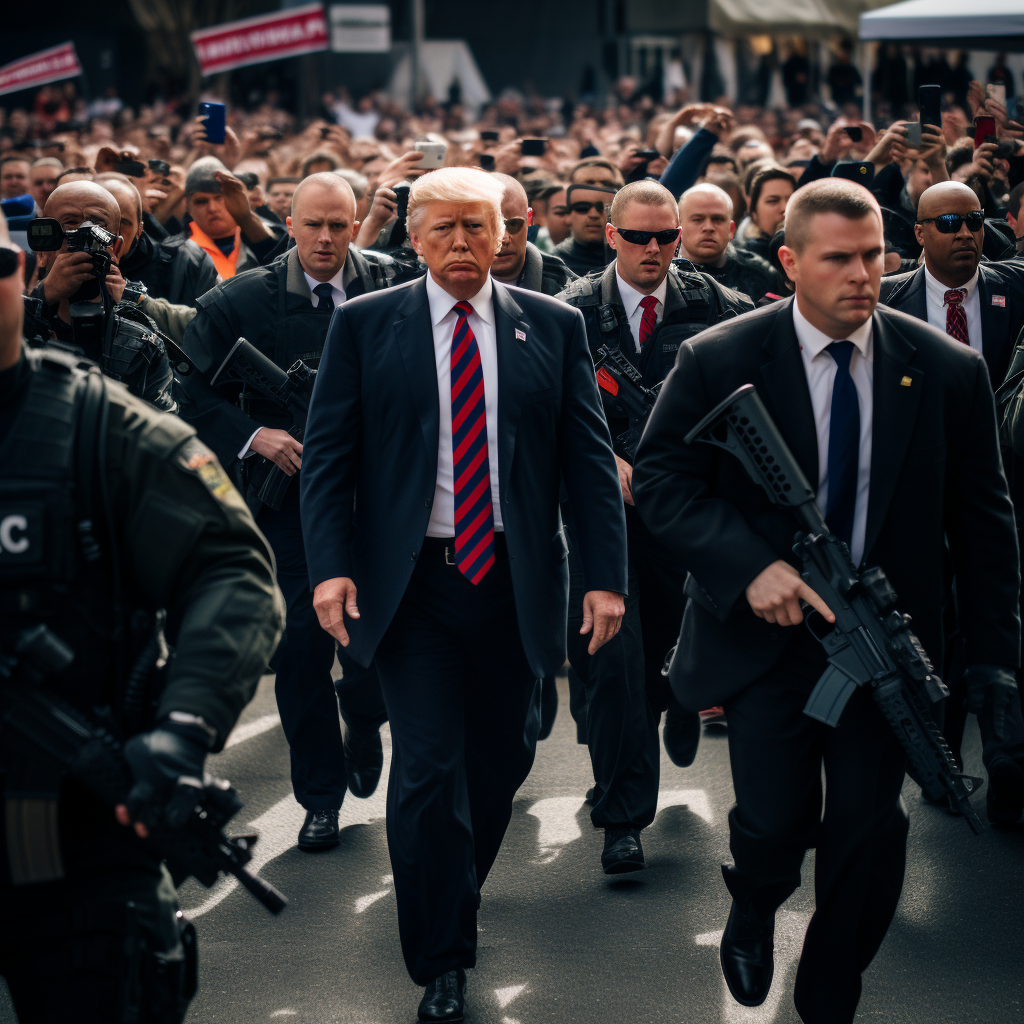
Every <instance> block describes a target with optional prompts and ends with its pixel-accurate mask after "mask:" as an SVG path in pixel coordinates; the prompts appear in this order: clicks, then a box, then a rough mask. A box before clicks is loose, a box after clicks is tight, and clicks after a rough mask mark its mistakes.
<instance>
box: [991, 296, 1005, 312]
mask: <svg viewBox="0 0 1024 1024" xmlns="http://www.w3.org/2000/svg"><path fill="white" fill-rule="evenodd" d="M992 305H993V306H1002V307H1003V309H1005V308H1006V296H1005V295H993V296H992Z"/></svg>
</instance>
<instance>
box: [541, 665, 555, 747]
mask: <svg viewBox="0 0 1024 1024" xmlns="http://www.w3.org/2000/svg"><path fill="white" fill-rule="evenodd" d="M557 717H558V683H557V682H556V681H555V677H554V676H547V677H546V678H545V679H544V681H543V682H542V683H541V684H540V732H539V733H538V734H537V739H538V740H546V739H547V738H548V737H549V736H550V735H551V730H552V729H553V728H554V727H555V719H556V718H557Z"/></svg>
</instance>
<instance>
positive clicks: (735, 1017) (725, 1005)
mask: <svg viewBox="0 0 1024 1024" xmlns="http://www.w3.org/2000/svg"><path fill="white" fill-rule="evenodd" d="M810 919H811V915H810V914H797V913H790V912H789V911H788V910H781V911H779V913H778V914H777V915H776V919H775V977H774V979H773V980H772V989H771V991H770V992H769V993H768V998H767V999H766V1000H765V1001H764V1002H763V1003H762V1004H761V1005H760V1006H741V1005H740V1004H739V1003H737V1002H736V1000H735V999H733V997H732V995H731V993H730V992H729V986H728V985H726V983H725V978H722V1024H772V1021H774V1020H775V1018H776V1017H777V1016H778V1013H779V1007H780V1006H781V1005H782V997H783V995H784V994H785V993H786V991H787V990H788V987H789V986H788V975H789V970H790V968H791V967H792V966H793V965H794V964H795V963H796V962H797V960H798V959H799V958H800V950H801V949H802V948H803V942H804V932H806V931H807V922H808V921H810ZM695 941H696V943H697V945H698V946H714V947H715V948H718V947H719V946H721V944H722V932H721V931H717V932H705V933H704V934H703V935H698V936H697V938H696V940H695ZM715 967H716V968H717V969H718V970H721V967H720V966H719V965H718V964H715Z"/></svg>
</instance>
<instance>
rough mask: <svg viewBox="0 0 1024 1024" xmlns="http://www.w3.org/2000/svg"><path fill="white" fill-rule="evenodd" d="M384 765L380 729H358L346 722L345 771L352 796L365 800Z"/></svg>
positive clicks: (375, 785) (377, 780) (373, 788)
mask: <svg viewBox="0 0 1024 1024" xmlns="http://www.w3.org/2000/svg"><path fill="white" fill-rule="evenodd" d="M383 767H384V747H383V746H382V745H381V742H380V729H370V730H364V731H359V730H357V729H353V728H352V727H351V726H350V725H348V723H346V729H345V773H346V774H347V775H348V788H349V790H350V791H351V793H352V795H353V796H357V797H359V798H360V799H361V800H365V799H366V798H367V797H368V796H370V795H371V794H372V793H373V791H374V790H375V789H376V788H377V783H378V782H380V773H381V770H382V769H383Z"/></svg>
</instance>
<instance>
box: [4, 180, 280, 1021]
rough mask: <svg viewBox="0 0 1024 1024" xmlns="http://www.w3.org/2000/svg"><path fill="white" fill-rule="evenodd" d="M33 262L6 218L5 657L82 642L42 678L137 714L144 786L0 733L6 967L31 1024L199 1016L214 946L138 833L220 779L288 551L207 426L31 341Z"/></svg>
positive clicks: (49, 687) (132, 729)
mask: <svg viewBox="0 0 1024 1024" xmlns="http://www.w3.org/2000/svg"><path fill="white" fill-rule="evenodd" d="M104 195H105V193H104ZM107 198H109V196H108V197H107ZM23 270H24V255H23V254H22V253H20V252H19V251H18V250H16V249H15V248H14V247H13V246H12V245H11V244H10V241H9V238H8V235H7V228H6V223H5V222H4V220H3V218H2V216H0V649H2V652H3V657H2V659H0V660H2V663H3V668H4V674H5V675H6V673H7V671H9V670H10V668H11V666H12V664H14V660H13V659H16V658H18V657H19V655H18V653H17V652H18V651H19V650H20V648H19V647H18V644H19V641H23V639H24V637H25V635H26V631H31V630H37V631H38V630H39V629H40V628H41V627H46V628H47V629H48V630H50V631H52V634H53V635H55V636H56V637H57V638H59V641H60V642H62V643H63V644H64V645H67V646H68V647H69V648H70V650H71V651H73V653H74V659H73V661H72V662H71V664H70V667H68V668H63V669H61V670H58V671H55V672H54V673H52V674H51V675H50V676H49V677H48V678H47V679H45V680H44V681H43V683H42V684H41V685H42V686H43V687H44V688H45V690H46V691H52V692H53V693H54V694H55V695H56V696H57V697H59V698H62V699H63V700H64V701H65V702H67V703H69V704H71V705H73V706H74V707H75V708H76V709H77V710H78V712H79V713H80V714H81V715H84V716H86V717H91V718H93V719H94V720H95V716H96V715H97V714H98V713H100V714H103V715H105V716H106V721H107V723H108V725H112V724H113V723H116V728H117V729H118V731H120V732H121V733H122V735H124V736H126V737H127V738H128V739H127V743H126V756H127V758H128V760H129V764H130V766H131V770H132V774H133V779H134V787H133V789H132V791H131V794H130V796H129V805H130V810H129V806H128V805H125V806H122V807H119V808H117V809H116V811H115V809H113V808H110V807H108V806H105V805H103V804H101V803H100V802H98V801H97V800H95V799H94V798H93V797H92V796H91V795H90V793H89V792H87V791H86V790H84V789H82V788H80V787H79V785H77V784H76V783H75V782H73V781H72V780H70V779H69V778H66V777H62V776H61V775H60V774H59V768H58V767H57V766H56V765H55V764H54V763H53V762H50V761H48V760H47V759H46V757H45V756H44V755H43V754H42V753H40V752H37V751H35V749H34V748H33V747H31V746H30V745H28V744H25V745H24V746H22V745H21V744H20V742H19V734H18V733H16V732H8V731H5V729H4V726H3V725H2V724H0V737H2V738H0V789H2V790H3V794H4V800H5V804H6V809H5V813H4V814H3V815H2V816H0V975H2V976H3V977H4V978H6V980H7V984H8V986H9V989H10V993H11V997H12V1000H13V1002H14V1006H15V1009H16V1010H17V1013H18V1018H19V1020H20V1021H21V1022H22V1024H51V1022H53V1021H65V1020H74V1021H80V1022H82V1024H128V1022H132V1024H135V1022H149V1024H178V1022H180V1021H181V1020H182V1018H183V1017H184V1015H185V1012H186V1009H187V1006H188V1002H189V999H190V998H191V995H192V992H193V991H194V989H195V933H194V930H193V929H192V928H191V926H190V925H189V924H188V922H187V921H186V920H185V919H184V918H183V917H181V915H180V914H179V913H178V907H177V902H176V896H175V892H174V887H173V884H172V882H171V878H170V875H169V874H168V872H167V870H166V868H164V867H163V866H162V864H161V861H160V858H159V855H157V854H156V853H155V852H154V850H153V849H152V848H151V847H149V846H148V845H146V844H145V843H144V842H143V840H142V839H141V838H140V836H141V835H142V834H143V832H144V831H145V830H144V829H143V828H141V827H140V825H138V824H136V826H135V828H134V829H133V828H132V827H129V826H131V824H132V822H133V821H136V822H138V820H139V818H140V817H146V816H147V814H148V812H149V811H150V810H151V809H153V808H157V807H160V806H161V804H162V803H164V802H166V800H167V799H168V797H169V794H170V792H171V791H172V790H173V788H174V786H175V785H176V783H177V780H178V778H179V777H180V776H182V775H186V776H194V777H200V778H201V777H202V773H203V761H204V758H205V755H206V754H207V752H209V751H216V750H220V749H221V748H222V747H223V745H224V741H225V739H226V738H227V735H228V733H229V732H230V731H231V728H232V726H233V725H234V723H235V721H236V719H237V717H238V714H239V712H240V711H241V709H242V707H243V706H244V705H245V703H246V702H247V701H248V700H249V699H250V697H251V696H252V693H253V691H254V689H255V687H256V684H257V682H258V680H259V677H260V674H261V673H262V672H263V671H264V670H265V668H266V664H267V659H268V658H269V656H270V654H271V653H272V651H273V649H274V645H275V643H276V642H277V637H278V636H279V634H280V628H281V621H282V611H283V609H282V605H281V599H280V594H279V593H278V591H277V588H276V586H275V584H274V569H273V555H272V553H271V551H270V549H269V547H268V546H267V544H266V542H265V540H264V539H263V537H262V536H261V535H260V533H259V531H258V530H257V529H256V527H255V524H254V523H253V520H252V517H251V516H250V514H249V512H248V510H247V509H246V507H245V505H244V503H243V502H242V499H241V497H240V495H239V494H238V493H237V492H236V491H235V490H234V488H233V487H232V486H231V484H230V482H229V481H228V479H227V476H226V474H225V473H224V471H223V470H222V469H221V468H220V465H219V464H218V463H217V460H216V459H215V458H214V456H213V455H212V453H211V452H210V451H209V450H208V449H207V448H206V447H205V446H204V445H202V444H201V443H200V442H199V441H198V440H197V439H196V437H195V433H194V431H193V430H192V428H190V427H189V426H187V425H186V424H185V423H183V422H182V421H181V420H180V419H178V418H177V417H175V416H171V415H168V414H166V413H160V412H158V411H156V410H154V409H153V408H152V407H151V406H149V405H146V404H145V403H144V402H141V401H139V400H138V399H137V398H135V397H133V396H132V395H131V394H129V393H128V392H127V391H126V390H125V389H124V388H122V387H121V386H120V385H118V384H115V383H112V382H110V381H107V380H106V379H105V378H104V377H103V376H102V375H101V374H100V373H99V372H98V370H97V369H96V368H95V367H92V368H91V369H88V370H86V369H85V367H87V366H88V365H89V364H87V363H85V362H84V361H79V359H78V357H76V356H73V355H71V354H69V353H67V352H66V351H64V350H62V349H59V348H49V349H33V348H30V347H27V346H24V345H23V342H22V313H23V306H22V301H21V288H22V279H23ZM164 612H166V615H165V614H164ZM164 618H166V621H167V623H168V629H167V636H166V638H167V640H168V641H169V642H170V643H171V645H172V646H173V655H172V656H171V657H170V659H169V660H168V662H167V668H166V670H165V672H164V673H161V674H160V676H157V675H152V674H149V673H148V672H147V671H146V670H148V669H149V668H150V666H151V664H152V662H153V660H154V659H153V658H152V656H151V655H150V654H148V653H146V649H147V648H148V647H150V646H151V644H150V641H152V640H153V639H154V637H155V635H156V634H155V630H156V626H157V624H158V623H159V622H160V621H161V620H163V619H164ZM140 652H142V653H140ZM12 656H13V657H12ZM12 679H13V680H15V682H14V686H15V687H16V686H17V685H20V684H19V683H18V680H19V676H18V674H17V672H15V674H14V675H13V676H12ZM33 685H37V684H33ZM129 694H130V695H131V698H132V699H131V700H129ZM15 703H16V697H15ZM99 709H102V710H99Z"/></svg>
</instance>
